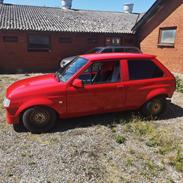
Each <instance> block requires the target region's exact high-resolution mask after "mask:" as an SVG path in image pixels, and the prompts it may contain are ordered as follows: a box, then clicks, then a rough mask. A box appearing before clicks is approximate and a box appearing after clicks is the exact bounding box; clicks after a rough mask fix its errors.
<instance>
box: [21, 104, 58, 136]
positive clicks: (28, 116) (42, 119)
mask: <svg viewBox="0 0 183 183" xmlns="http://www.w3.org/2000/svg"><path fill="white" fill-rule="evenodd" d="M56 119H57V116H56V112H55V111H54V110H52V109H50V108H48V107H41V106H40V107H32V108H29V109H27V110H26V111H25V112H24V113H23V116H22V121H23V124H24V126H25V128H26V129H28V130H29V131H30V132H32V133H44V132H48V131H50V130H51V129H52V128H53V127H54V126H55V123H56Z"/></svg>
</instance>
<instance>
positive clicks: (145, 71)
mask: <svg viewBox="0 0 183 183" xmlns="http://www.w3.org/2000/svg"><path fill="white" fill-rule="evenodd" d="M128 68H129V77H130V80H140V79H151V78H160V77H163V71H162V70H161V69H160V68H159V67H158V66H156V65H155V64H154V62H153V61H151V60H128Z"/></svg>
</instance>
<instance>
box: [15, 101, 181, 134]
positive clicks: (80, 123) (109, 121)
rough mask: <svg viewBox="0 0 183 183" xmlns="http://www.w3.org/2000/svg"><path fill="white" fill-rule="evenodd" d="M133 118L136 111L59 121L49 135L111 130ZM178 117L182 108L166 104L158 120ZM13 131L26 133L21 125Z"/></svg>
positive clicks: (137, 114)
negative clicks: (92, 128) (95, 128)
mask: <svg viewBox="0 0 183 183" xmlns="http://www.w3.org/2000/svg"><path fill="white" fill-rule="evenodd" d="M134 116H136V117H137V118H138V117H139V118H140V115H139V113H138V111H128V112H116V113H107V114H98V115H92V116H86V117H79V118H71V119H60V120H58V121H57V125H56V127H55V128H54V129H53V130H51V131H50V132H49V133H57V132H65V131H68V130H71V129H74V128H87V127H90V126H95V125H103V126H107V127H109V128H112V127H113V126H114V125H115V124H119V123H122V124H124V123H128V122H130V121H132V119H133V117H134ZM178 117H183V108H182V107H180V106H178V105H176V104H173V103H171V102H168V104H167V110H166V112H165V113H164V114H162V115H161V116H160V117H159V119H158V120H171V119H175V118H178ZM14 130H15V131H16V132H19V133H22V132H27V130H26V129H25V128H24V127H23V126H22V125H20V126H17V125H16V128H15V127H14Z"/></svg>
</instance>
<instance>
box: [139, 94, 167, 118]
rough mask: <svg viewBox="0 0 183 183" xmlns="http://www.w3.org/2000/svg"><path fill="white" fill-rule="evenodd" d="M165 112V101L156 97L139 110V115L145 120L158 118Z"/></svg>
mask: <svg viewBox="0 0 183 183" xmlns="http://www.w3.org/2000/svg"><path fill="white" fill-rule="evenodd" d="M165 110H166V99H165V98H163V97H156V98H153V99H152V100H150V101H148V102H147V103H145V104H144V105H143V107H142V108H141V113H142V115H143V116H144V117H146V118H155V117H159V116H160V115H161V114H163V113H164V112H165Z"/></svg>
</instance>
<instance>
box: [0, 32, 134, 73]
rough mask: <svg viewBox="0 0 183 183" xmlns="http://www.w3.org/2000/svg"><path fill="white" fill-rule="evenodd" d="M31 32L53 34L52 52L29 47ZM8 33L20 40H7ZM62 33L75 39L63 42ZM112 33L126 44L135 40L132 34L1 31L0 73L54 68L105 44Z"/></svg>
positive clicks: (43, 70) (132, 43) (130, 43)
mask: <svg viewBox="0 0 183 183" xmlns="http://www.w3.org/2000/svg"><path fill="white" fill-rule="evenodd" d="M29 34H40V35H43V34H46V35H50V37H51V49H50V50H49V51H48V52H40V51H37V52H33V51H28V35H29ZM4 36H17V37H18V42H16V43H7V42H4V41H3V37H4ZM60 37H71V38H72V43H61V42H60V41H59V38H60ZM89 37H96V38H97V40H98V41H97V43H94V44H91V43H88V38H89ZM108 37H120V38H121V44H122V45H134V44H135V38H134V35H132V34H125V35H123V34H119V35H118V34H90V33H50V32H47V33H44V32H20V31H14V32H10V31H4V32H3V31H0V73H21V72H51V71H54V70H57V69H58V68H59V61H60V60H61V59H63V58H65V57H68V56H74V55H78V54H83V53H85V52H86V51H88V50H90V49H91V48H94V47H96V46H105V43H106V38H108Z"/></svg>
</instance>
